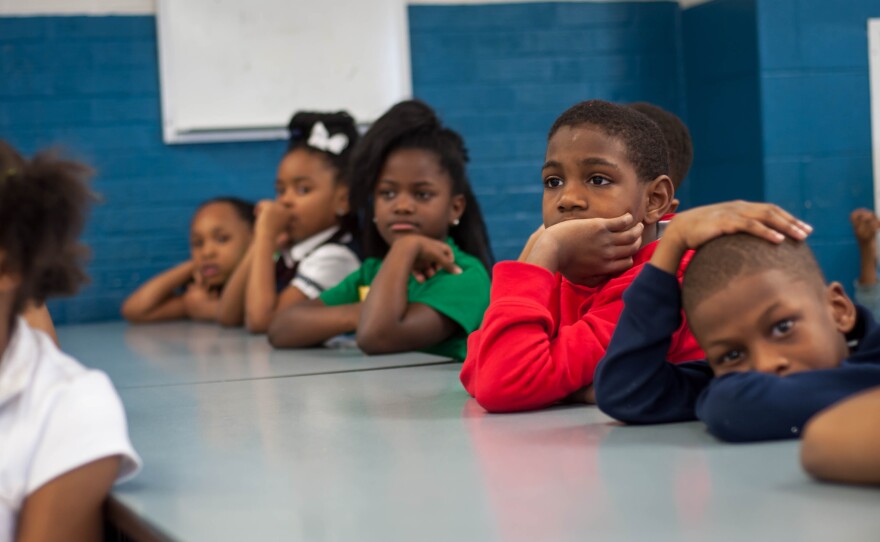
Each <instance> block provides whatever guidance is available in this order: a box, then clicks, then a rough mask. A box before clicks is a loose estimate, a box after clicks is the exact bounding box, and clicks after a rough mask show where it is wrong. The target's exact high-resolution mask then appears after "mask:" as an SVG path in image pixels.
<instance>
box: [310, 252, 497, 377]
mask: <svg viewBox="0 0 880 542" xmlns="http://www.w3.org/2000/svg"><path fill="white" fill-rule="evenodd" d="M446 242H447V244H448V245H449V246H450V248H452V254H453V257H454V258H455V264H456V265H458V266H459V267H460V268H461V273H460V274H458V275H453V274H451V273H448V272H447V271H445V270H442V269H441V270H440V271H438V272H437V273H436V274H435V275H434V276H433V277H431V278H429V279H427V280H425V282H418V281H417V280H416V279H415V278H413V277H412V276H410V278H409V282H408V284H407V299H408V300H409V302H410V303H421V304H423V305H427V306H429V307H431V308H432V309H434V310H436V311H437V312H439V313H440V314H442V315H444V316H446V317H447V318H449V319H450V320H452V321H453V322H455V323H456V324H458V330H457V331H456V332H455V333H454V334H453V335H452V336H451V337H449V338H448V339H446V340H445V341H443V342H441V343H439V344H436V345H433V346H430V347H427V348H424V349H423V351H424V352H427V353H430V354H437V355H439V356H446V357H451V358H453V359H456V360H459V361H461V360H463V359H464V357H465V354H466V353H467V336H468V333H470V332H471V331H473V330H475V329H477V328H478V327H480V322H481V321H482V319H483V312H485V310H486V307H487V306H488V304H489V273H488V272H487V271H486V268H485V267H483V263H482V262H480V260H479V259H478V258H476V257H474V256H471V255H470V254H468V253H467V252H464V251H462V250H461V249H459V248H458V245H456V244H455V241H453V240H452V238H448V239H446ZM381 267H382V260H381V259H379V258H367V259H366V260H364V263H363V265H361V267H360V269H358V270H357V271H355V272H354V273H352V274H350V275H349V276H348V277H346V278H345V279H344V280H343V281H342V282H340V283H339V285H337V286H336V287H335V288H331V289H330V290H327V291H326V292H324V293H323V294H321V296H320V298H321V301H323V302H324V304H325V305H328V306H333V305H345V304H348V303H357V302H360V301H363V300H364V299H365V298H366V295H367V294H368V292H369V286H370V285H371V284H372V283H373V280H374V279H375V278H376V275H377V274H378V273H379V269H380V268H381Z"/></svg>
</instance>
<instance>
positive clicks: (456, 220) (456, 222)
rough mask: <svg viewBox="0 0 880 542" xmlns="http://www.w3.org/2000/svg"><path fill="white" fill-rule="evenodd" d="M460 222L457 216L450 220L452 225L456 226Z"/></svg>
mask: <svg viewBox="0 0 880 542" xmlns="http://www.w3.org/2000/svg"><path fill="white" fill-rule="evenodd" d="M460 223H461V220H459V219H457V218H456V219H455V220H453V221H452V225H453V226H458V225H459V224H460Z"/></svg>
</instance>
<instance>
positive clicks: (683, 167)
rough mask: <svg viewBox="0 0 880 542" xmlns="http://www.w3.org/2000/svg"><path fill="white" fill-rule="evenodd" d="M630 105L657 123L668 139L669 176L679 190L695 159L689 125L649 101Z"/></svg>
mask: <svg viewBox="0 0 880 542" xmlns="http://www.w3.org/2000/svg"><path fill="white" fill-rule="evenodd" d="M629 106H630V107H631V108H633V109H635V110H636V111H638V112H639V113H641V114H643V115H645V116H647V117H648V118H649V119H651V120H653V121H654V122H656V123H657V126H659V127H660V131H662V132H663V137H664V138H665V139H666V151H667V152H668V154H669V178H670V179H672V186H674V187H675V189H676V190H678V187H679V186H681V183H682V181H684V178H685V177H687V174H688V171H690V169H691V163H692V162H693V161H694V144H693V141H691V133H690V131H689V130H688V127H687V126H686V125H685V123H684V122H682V120H681V119H680V118H678V115H676V114H674V113H670V112H669V111H667V110H665V109H663V108H662V107H658V106H656V105H654V104H651V103H648V102H636V103H632V104H629Z"/></svg>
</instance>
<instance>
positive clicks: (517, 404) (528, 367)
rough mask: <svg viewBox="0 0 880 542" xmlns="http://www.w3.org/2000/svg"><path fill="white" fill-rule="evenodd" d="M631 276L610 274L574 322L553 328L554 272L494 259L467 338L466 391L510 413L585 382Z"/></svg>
mask: <svg viewBox="0 0 880 542" xmlns="http://www.w3.org/2000/svg"><path fill="white" fill-rule="evenodd" d="M636 273H637V270H636V269H630V270H629V271H627V272H626V273H624V274H623V275H621V276H620V277H617V278H615V279H612V281H610V282H609V283H608V284H607V285H606V286H605V287H603V288H602V290H601V291H600V292H597V294H596V296H595V297H594V298H593V299H592V300H591V301H592V304H591V307H590V308H589V310H588V311H587V312H586V314H585V315H584V316H583V317H582V318H581V319H580V320H578V321H577V322H574V323H572V324H570V325H565V326H560V325H559V321H558V320H559V304H560V296H561V295H562V294H561V291H560V288H561V286H560V279H559V277H558V276H554V275H553V274H551V273H550V272H549V271H548V270H546V269H544V268H542V267H539V266H535V265H531V264H527V263H521V262H501V263H499V264H497V265H496V266H495V269H494V273H493V280H492V292H491V297H490V301H489V309H488V310H487V311H486V314H485V315H484V316H483V325H482V326H481V328H480V329H479V330H478V331H475V332H474V333H472V334H471V335H470V337H469V338H468V353H467V358H466V359H465V362H464V366H463V367H462V372H461V381H462V384H464V387H465V389H467V391H468V392H469V393H470V394H471V395H473V396H474V398H476V400H477V402H478V403H480V405H482V406H483V408H485V409H486V410H488V411H490V412H511V411H519V410H531V409H537V408H542V407H546V406H549V405H551V404H553V403H556V402H558V401H560V400H562V399H564V398H565V397H566V396H568V395H569V394H571V393H572V392H575V391H577V390H579V389H581V388H583V387H584V386H587V385H589V384H591V383H592V381H593V372H594V370H595V368H596V365H597V364H598V363H599V360H600V359H601V358H602V356H603V355H604V354H605V349H606V348H607V346H608V343H609V342H610V341H611V335H612V334H613V333H614V327H615V326H616V324H617V320H618V318H619V317H620V313H621V311H622V310H623V301H622V299H621V296H622V294H623V290H624V289H625V288H626V285H628V284H629V283H630V282H632V278H633V277H634V276H635V274H636ZM585 302H587V301H586V300H585Z"/></svg>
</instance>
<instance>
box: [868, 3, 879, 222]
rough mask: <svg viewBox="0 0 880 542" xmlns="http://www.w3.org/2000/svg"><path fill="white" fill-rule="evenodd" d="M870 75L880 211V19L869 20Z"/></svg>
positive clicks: (873, 152) (876, 193)
mask: <svg viewBox="0 0 880 542" xmlns="http://www.w3.org/2000/svg"><path fill="white" fill-rule="evenodd" d="M868 73H869V79H870V87H871V156H872V159H873V163H874V210H875V212H877V211H880V18H877V19H868Z"/></svg>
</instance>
